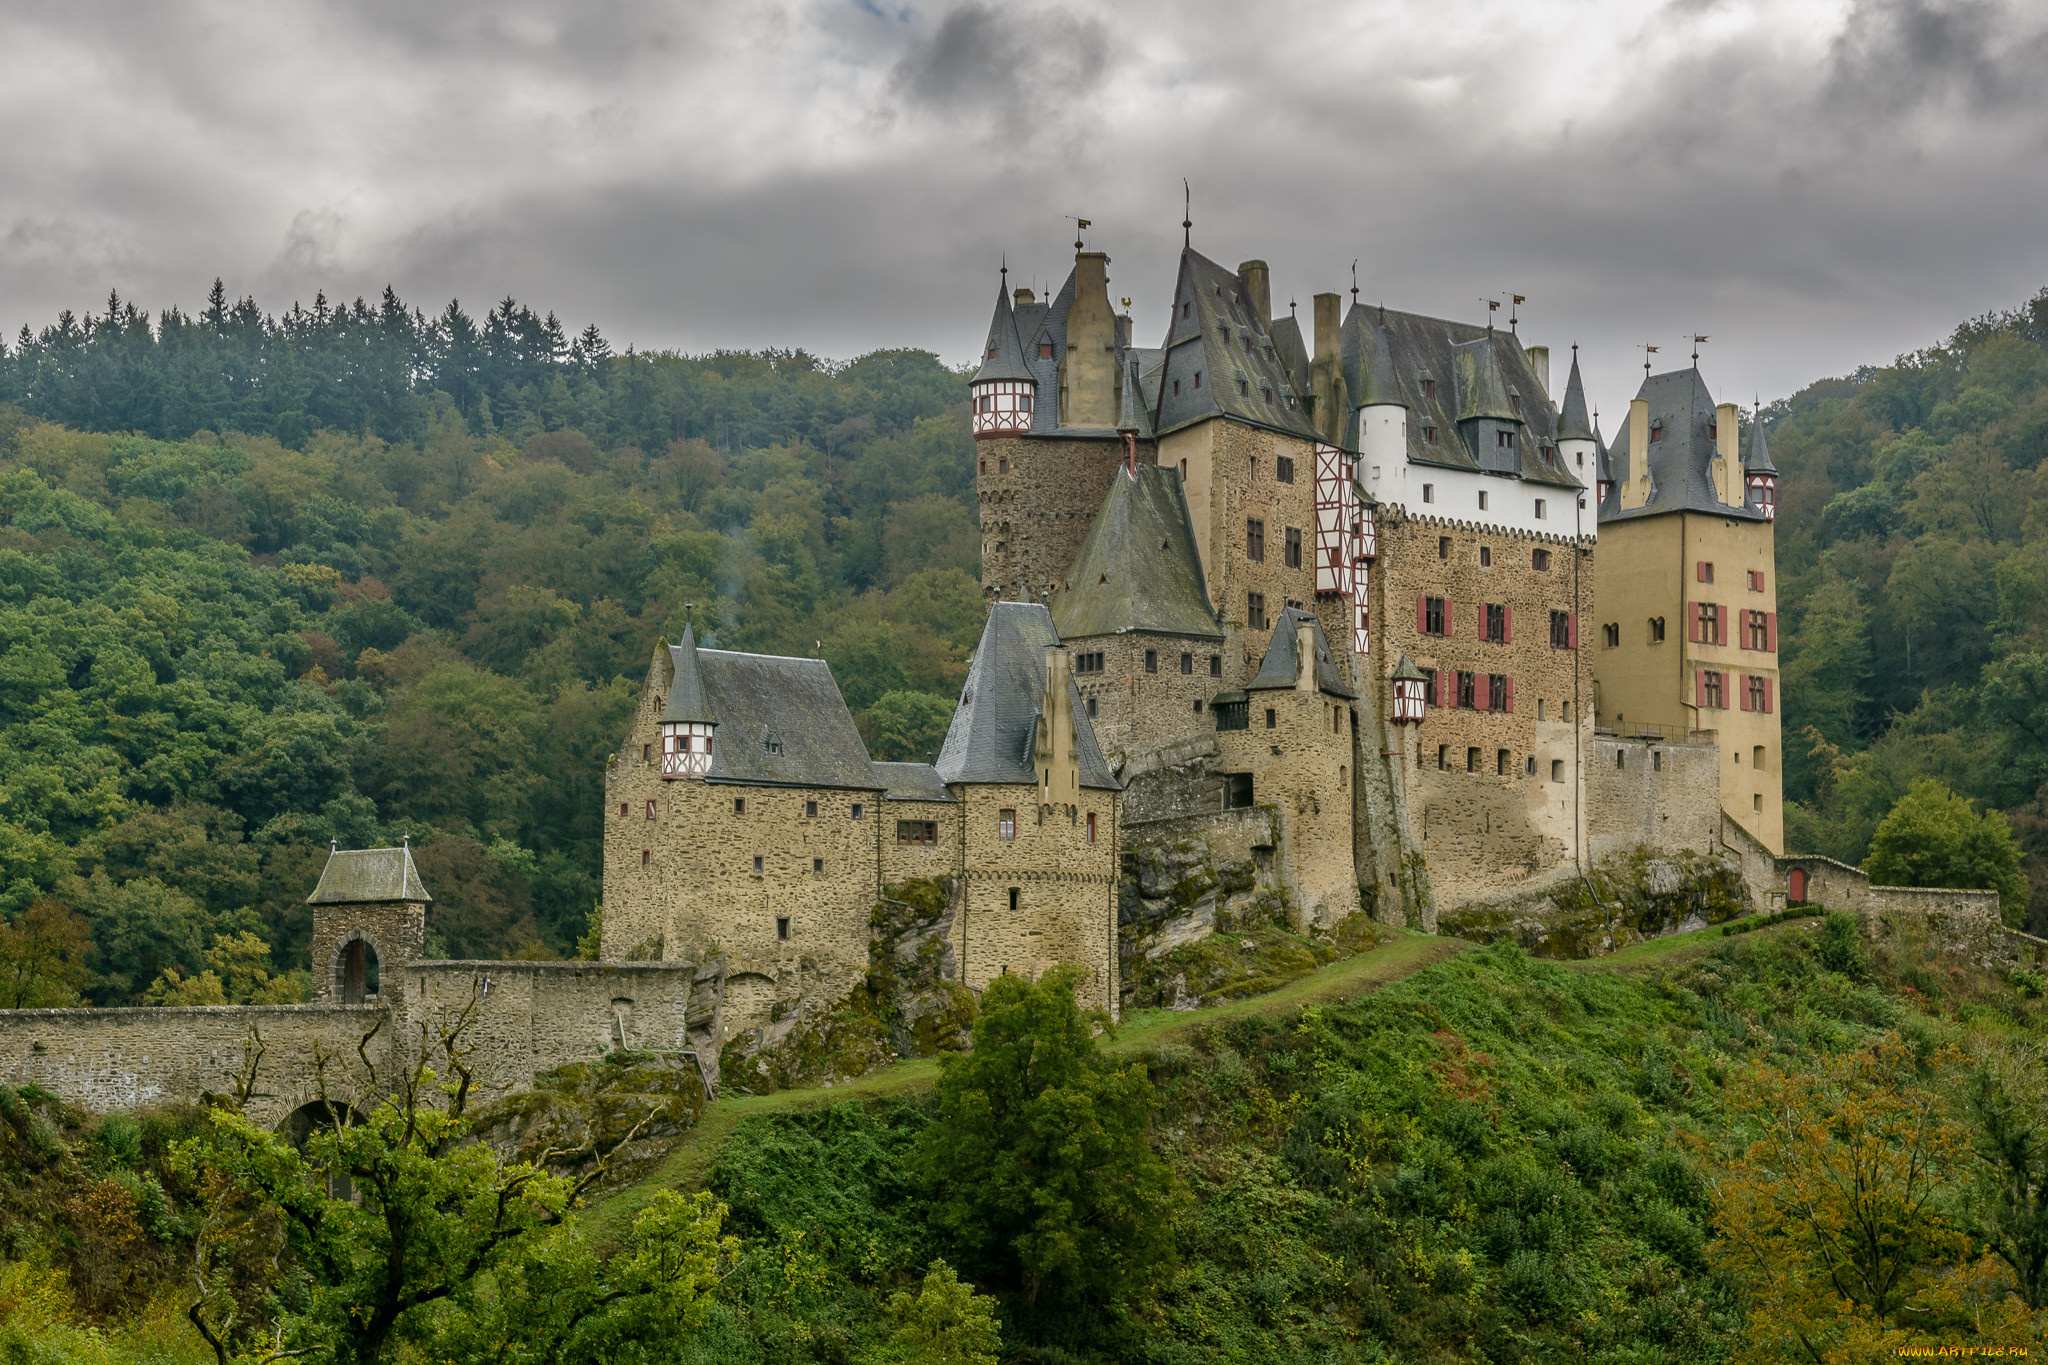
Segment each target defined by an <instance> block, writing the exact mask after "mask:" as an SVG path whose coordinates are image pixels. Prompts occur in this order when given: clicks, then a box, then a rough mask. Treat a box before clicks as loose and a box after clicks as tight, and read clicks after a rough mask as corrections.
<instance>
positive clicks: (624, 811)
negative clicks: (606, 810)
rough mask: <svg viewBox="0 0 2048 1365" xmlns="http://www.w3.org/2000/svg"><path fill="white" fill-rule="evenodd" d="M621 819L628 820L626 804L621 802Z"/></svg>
mask: <svg viewBox="0 0 2048 1365" xmlns="http://www.w3.org/2000/svg"><path fill="white" fill-rule="evenodd" d="M619 818H620V819H621V820H623V819H625V818H626V803H625V802H623V801H621V802H619Z"/></svg>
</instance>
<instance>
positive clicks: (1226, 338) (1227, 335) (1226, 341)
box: [1223, 327, 1230, 346]
mask: <svg viewBox="0 0 2048 1365" xmlns="http://www.w3.org/2000/svg"><path fill="white" fill-rule="evenodd" d="M1223 344H1224V345H1225V346H1228V345H1229V344H1230V329H1229V328H1228V327H1225V328H1224V329H1223Z"/></svg>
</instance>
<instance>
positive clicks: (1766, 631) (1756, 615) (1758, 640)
mask: <svg viewBox="0 0 2048 1365" xmlns="http://www.w3.org/2000/svg"><path fill="white" fill-rule="evenodd" d="M1742 621H1743V633H1744V634H1745V635H1746V636H1748V637H1749V638H1748V639H1747V640H1746V641H1744V643H1743V646H1742V647H1743V648H1744V649H1769V648H1770V647H1771V646H1770V638H1771V622H1770V615H1769V614H1768V613H1767V612H1761V611H1745V612H1744V613H1742Z"/></svg>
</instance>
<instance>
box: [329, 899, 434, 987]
mask: <svg viewBox="0 0 2048 1365" xmlns="http://www.w3.org/2000/svg"><path fill="white" fill-rule="evenodd" d="M358 939H361V940H364V941H366V942H368V943H369V944H370V946H371V950H372V951H373V952H374V953H375V954H376V963H377V975H378V986H379V988H380V989H384V988H385V983H386V982H387V981H389V980H391V973H392V972H393V971H394V970H395V969H396V968H398V967H400V966H402V965H404V964H405V963H408V962H415V961H418V960H419V959H420V958H421V957H423V956H425V955H426V942H427V907H426V906H425V905H424V904H414V903H410V902H397V903H391V902H385V903H382V904H370V905H322V906H318V907H316V909H315V913H314V915H313V1000H314V1003H316V1004H323V1005H330V1004H340V1003H341V988H342V981H341V976H342V961H341V958H342V950H343V949H344V948H346V947H347V946H348V945H349V944H350V943H352V942H355V941H356V940H358ZM359 1003H360V1002H359Z"/></svg>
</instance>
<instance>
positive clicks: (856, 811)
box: [853, 801, 862, 820]
mask: <svg viewBox="0 0 2048 1365" xmlns="http://www.w3.org/2000/svg"><path fill="white" fill-rule="evenodd" d="M861 814H862V806H861V804H860V802H858V801H856V802H854V803H853V818H854V819H856V820H858V819H860V817H861Z"/></svg>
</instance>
